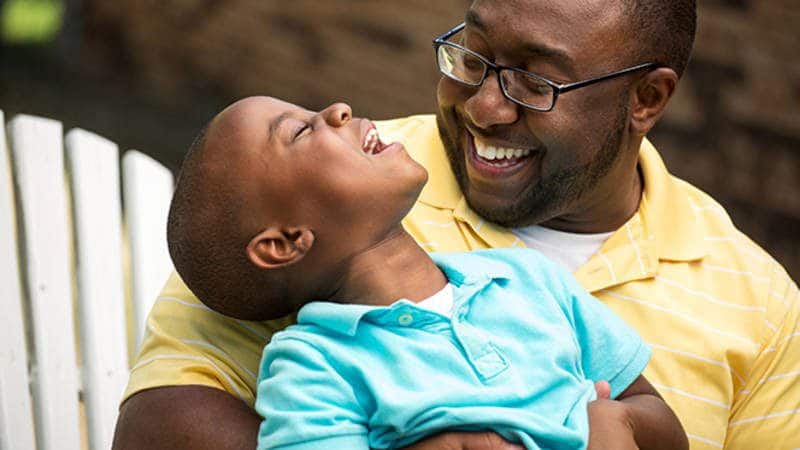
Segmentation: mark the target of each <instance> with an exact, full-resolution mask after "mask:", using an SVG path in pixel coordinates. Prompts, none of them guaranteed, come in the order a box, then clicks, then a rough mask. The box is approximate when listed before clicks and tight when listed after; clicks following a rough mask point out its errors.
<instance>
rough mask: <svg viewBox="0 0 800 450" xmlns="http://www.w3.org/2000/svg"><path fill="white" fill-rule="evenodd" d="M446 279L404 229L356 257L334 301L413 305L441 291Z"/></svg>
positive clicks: (350, 264) (333, 297) (335, 294)
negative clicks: (403, 300) (400, 300)
mask: <svg viewBox="0 0 800 450" xmlns="http://www.w3.org/2000/svg"><path fill="white" fill-rule="evenodd" d="M446 284H447V278H446V277H445V276H444V274H443V273H442V271H441V270H440V269H439V268H438V267H437V266H436V264H435V263H434V262H433V260H432V259H431V257H430V256H428V254H427V253H426V252H425V251H424V250H423V249H422V248H420V246H419V245H418V244H417V243H416V242H415V241H414V239H413V238H412V237H411V236H410V235H409V234H408V233H407V232H406V231H405V230H404V229H402V228H400V230H399V231H398V232H397V233H393V234H392V235H391V236H389V237H387V238H386V239H385V240H384V241H381V242H380V243H378V244H377V245H375V246H374V247H371V248H369V249H367V250H365V251H364V252H362V253H360V254H358V255H357V256H355V257H353V258H352V259H351V261H350V262H349V264H348V267H347V270H346V272H345V275H344V278H343V279H342V282H341V283H340V284H339V288H338V289H337V290H336V292H335V293H334V294H333V296H332V297H331V298H330V300H331V301H334V302H341V303H349V304H362V305H376V306H385V305H389V304H391V303H393V302H394V301H396V300H399V299H401V298H404V299H408V300H411V301H414V302H419V301H421V300H424V299H426V298H428V297H430V296H432V295H433V294H435V293H436V292H438V291H440V290H442V289H443V288H444V286H445V285H446Z"/></svg>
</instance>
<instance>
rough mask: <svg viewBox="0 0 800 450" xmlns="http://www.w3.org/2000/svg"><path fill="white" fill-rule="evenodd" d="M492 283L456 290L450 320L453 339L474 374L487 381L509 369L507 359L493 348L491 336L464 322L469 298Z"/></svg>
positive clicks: (489, 281) (487, 280) (465, 285)
mask: <svg viewBox="0 0 800 450" xmlns="http://www.w3.org/2000/svg"><path fill="white" fill-rule="evenodd" d="M490 283H491V280H490V279H488V278H485V279H482V280H480V281H478V282H475V283H465V284H464V285H462V286H461V287H460V288H459V289H458V298H457V299H456V310H455V314H453V317H452V319H451V325H452V330H453V336H454V337H455V341H456V344H457V345H458V346H459V347H460V349H461V351H462V352H463V354H464V356H465V358H466V359H467V361H468V362H469V365H470V366H471V367H472V369H473V371H474V372H475V374H476V375H477V376H478V378H479V379H480V380H481V381H482V382H484V383H485V382H488V381H489V380H491V379H492V378H494V377H496V376H497V375H499V374H501V373H503V372H504V371H505V370H506V369H508V360H507V359H506V357H505V356H504V355H503V353H502V352H501V351H500V350H499V349H498V348H497V346H495V345H494V343H493V342H492V339H491V336H490V335H489V334H488V333H486V332H484V331H483V330H481V329H479V328H477V327H475V326H474V325H472V324H470V323H469V322H468V321H467V316H468V314H469V306H470V303H471V300H472V298H474V297H475V296H476V295H478V294H479V293H480V292H481V291H482V290H484V289H486V288H488V287H489V284H490Z"/></svg>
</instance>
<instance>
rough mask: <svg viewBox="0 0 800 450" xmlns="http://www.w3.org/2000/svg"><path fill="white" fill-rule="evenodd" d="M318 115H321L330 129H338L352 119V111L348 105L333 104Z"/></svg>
mask: <svg viewBox="0 0 800 450" xmlns="http://www.w3.org/2000/svg"><path fill="white" fill-rule="evenodd" d="M320 114H322V117H323V118H324V119H325V122H326V123H327V124H328V125H330V126H332V127H340V126H342V125H344V124H346V123H347V122H349V121H350V119H352V118H353V110H352V109H350V105H348V104H347V103H334V104H332V105H331V106H328V107H327V108H325V109H324V110H322V112H320Z"/></svg>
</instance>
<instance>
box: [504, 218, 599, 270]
mask: <svg viewBox="0 0 800 450" xmlns="http://www.w3.org/2000/svg"><path fill="white" fill-rule="evenodd" d="M511 231H512V232H513V233H514V234H515V235H516V236H517V237H518V238H519V239H520V240H521V241H522V242H524V243H525V245H526V246H527V247H528V248H533V249H536V250H539V251H540V252H542V254H544V256H546V257H548V258H549V259H550V260H552V261H554V262H556V263H558V264H560V265H561V266H562V267H564V268H565V269H567V270H568V271H569V272H570V273H573V272H575V271H576V270H578V269H579V268H580V267H581V266H582V265H584V264H586V262H587V261H589V258H591V257H592V256H593V255H594V254H595V253H597V251H598V250H600V247H602V246H603V243H604V242H605V241H606V240H607V239H608V238H610V237H611V235H612V234H614V232H613V231H612V232H608V233H596V234H580V233H567V232H565V231H557V230H551V229H550V228H545V227H542V226H539V225H531V226H528V227H524V228H514V229H512V230H511Z"/></svg>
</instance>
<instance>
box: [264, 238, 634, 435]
mask: <svg viewBox="0 0 800 450" xmlns="http://www.w3.org/2000/svg"><path fill="white" fill-rule="evenodd" d="M431 257H432V258H433V259H434V261H435V262H436V264H437V265H438V266H439V267H440V268H441V269H442V271H443V272H444V273H445V275H446V276H447V278H448V279H449V281H450V283H451V284H452V285H453V296H454V304H453V313H452V315H451V316H450V317H447V316H444V315H441V314H439V313H437V312H434V311H431V310H428V309H424V308H420V307H418V306H416V304H415V303H413V302H411V301H408V300H403V299H401V300H398V301H397V302H395V303H393V304H392V305H390V306H386V307H375V306H365V305H348V304H338V303H331V302H312V303H309V304H307V305H305V306H304V307H303V308H302V309H301V310H300V312H299V314H298V318H297V321H298V323H297V324H296V325H293V326H290V327H289V328H287V329H286V330H284V331H282V332H279V333H276V334H275V335H274V336H273V338H272V341H271V342H270V343H269V345H267V346H266V347H265V349H264V353H263V358H262V361H261V366H260V371H259V380H258V386H257V399H256V410H257V411H258V412H259V413H260V414H261V415H262V416H263V417H264V418H265V420H264V421H263V422H262V424H261V428H260V430H259V441H258V448H259V449H281V450H296V449H297V450H299V449H304V450H305V449H308V450H321V449H326V450H327V449H364V450H367V449H371V448H372V449H385V448H399V447H404V446H407V445H409V444H411V443H413V442H416V441H418V440H420V439H423V438H425V437H427V436H430V435H432V434H436V433H439V432H442V431H444V430H492V431H494V432H497V433H499V434H500V435H502V436H503V437H504V438H506V439H507V440H510V441H513V442H519V443H522V444H523V445H524V446H525V447H526V448H528V449H540V448H541V449H548V448H550V449H556V448H557V449H583V448H585V447H586V442H587V438H588V431H589V427H588V417H587V410H586V405H587V403H588V402H590V401H591V400H593V399H594V398H595V391H594V381H599V380H607V381H608V382H609V383H610V384H611V395H612V398H613V397H616V396H617V395H619V394H620V393H621V392H622V391H623V390H625V389H626V388H627V387H628V386H629V385H630V384H631V383H632V382H633V381H634V380H635V379H636V378H637V377H638V376H639V374H640V373H641V372H642V370H643V369H644V368H645V366H646V365H647V361H648V359H649V357H650V350H649V348H648V347H647V346H646V345H645V344H644V343H643V342H642V340H641V339H640V338H639V336H638V335H637V333H636V332H635V331H633V329H631V328H630V327H628V326H627V325H626V324H625V323H624V322H622V320H621V319H619V318H618V317H617V316H616V315H615V314H614V313H613V312H612V311H611V310H609V309H608V308H607V307H605V306H604V305H602V304H601V303H600V302H599V301H597V300H596V299H594V298H593V297H592V296H591V295H589V294H588V293H587V292H586V291H584V290H583V288H581V287H580V286H579V285H578V284H577V282H576V281H575V280H574V279H573V278H572V276H571V275H570V274H568V273H566V272H565V271H564V270H562V269H561V268H559V267H557V266H556V265H555V264H553V263H551V262H550V261H548V260H547V259H546V258H544V257H543V256H542V255H541V254H539V253H538V252H536V251H534V250H529V249H500V250H480V251H474V252H468V253H453V254H432V255H431ZM398 276H402V275H398Z"/></svg>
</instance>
